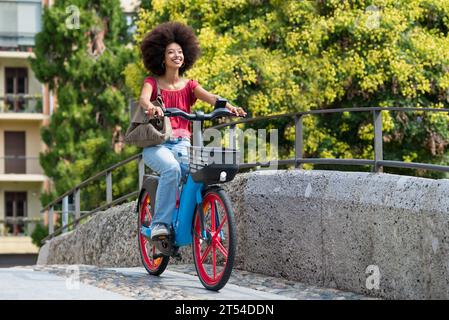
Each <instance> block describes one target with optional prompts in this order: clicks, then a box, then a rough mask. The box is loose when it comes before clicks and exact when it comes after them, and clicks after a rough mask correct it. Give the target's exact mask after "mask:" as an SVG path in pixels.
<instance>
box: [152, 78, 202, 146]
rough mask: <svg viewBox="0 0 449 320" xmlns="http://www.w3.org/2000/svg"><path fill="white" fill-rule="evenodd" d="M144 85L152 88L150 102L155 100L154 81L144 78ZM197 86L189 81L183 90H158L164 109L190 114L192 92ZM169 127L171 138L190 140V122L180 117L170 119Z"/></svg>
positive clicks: (193, 96)
mask: <svg viewBox="0 0 449 320" xmlns="http://www.w3.org/2000/svg"><path fill="white" fill-rule="evenodd" d="M144 83H149V84H150V85H151V87H152V88H153V92H152V94H151V101H154V100H156V97H157V89H156V84H157V83H156V79H155V78H153V77H147V78H145V81H144ZM197 86H198V82H197V81H196V80H191V79H190V80H189V81H187V84H186V85H185V86H184V88H182V89H179V90H165V89H162V88H160V90H161V95H162V100H163V101H164V104H165V107H166V108H179V109H181V110H183V111H185V112H187V113H190V107H191V106H193V105H194V104H195V102H196V97H195V94H194V93H193V90H194V89H195V88H196V87H197ZM170 122H171V126H172V129H173V134H172V135H173V137H186V138H190V136H191V130H190V121H189V120H186V119H183V118H181V117H170Z"/></svg>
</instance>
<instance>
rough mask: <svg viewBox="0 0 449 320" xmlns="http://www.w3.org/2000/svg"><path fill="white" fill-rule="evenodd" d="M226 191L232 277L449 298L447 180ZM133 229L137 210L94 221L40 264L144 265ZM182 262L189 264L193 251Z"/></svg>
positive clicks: (331, 182) (265, 180) (306, 177)
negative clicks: (239, 273)
mask: <svg viewBox="0 0 449 320" xmlns="http://www.w3.org/2000/svg"><path fill="white" fill-rule="evenodd" d="M224 188H225V189H226V190H227V191H228V193H229V196H230V198H231V200H232V202H233V206H234V211H235V217H236V223H237V233H238V245H237V257H236V264H235V267H236V268H239V269H243V270H248V271H252V272H258V273H262V274H266V275H270V276H277V277H284V278H287V279H291V280H296V281H302V282H305V283H307V284H314V285H319V286H324V287H330V288H337V289H341V290H350V291H354V292H359V293H363V294H368V295H372V296H375V297H382V298H388V299H449V180H447V179H441V180H432V179H423V178H416V177H407V176H398V175H391V174H382V173H381V174H377V173H362V172H336V171H318V170H316V171H306V170H288V171H286V170H278V171H272V170H261V171H256V172H251V173H244V174H239V175H238V176H237V177H236V178H235V179H234V181H232V182H230V183H228V184H226V185H224ZM136 225H137V215H136V213H135V202H133V203H127V204H124V205H120V206H116V207H114V208H111V209H109V210H107V211H104V212H100V213H97V214H96V215H95V216H94V217H93V218H92V219H91V220H90V221H89V222H88V223H85V224H83V225H81V226H80V227H79V228H77V229H76V230H75V231H72V232H70V233H66V234H64V235H61V236H59V237H56V238H54V239H53V240H51V241H50V242H48V243H47V244H46V245H45V246H44V247H43V248H42V249H41V254H40V256H39V263H47V264H59V263H64V264H65V263H67V264H71V263H77V264H93V265H97V266H117V267H118V266H120V267H127V266H139V265H141V262H140V256H139V252H138V246H137V228H136ZM182 253H183V260H182V261H181V262H182V263H186V262H191V261H192V259H191V249H190V247H185V248H183V250H182ZM377 271H378V273H377ZM377 275H378V276H379V277H378V282H376V279H375V277H376V276H377ZM377 283H378V288H377V286H376V284H377Z"/></svg>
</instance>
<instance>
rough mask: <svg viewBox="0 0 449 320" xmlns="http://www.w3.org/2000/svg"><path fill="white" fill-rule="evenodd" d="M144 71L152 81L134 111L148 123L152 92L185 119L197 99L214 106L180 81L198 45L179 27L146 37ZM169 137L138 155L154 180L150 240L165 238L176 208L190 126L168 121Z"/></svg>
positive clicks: (157, 112) (191, 83)
mask: <svg viewBox="0 0 449 320" xmlns="http://www.w3.org/2000/svg"><path fill="white" fill-rule="evenodd" d="M140 48H141V51H142V59H143V63H144V65H145V68H146V69H147V70H148V71H150V72H151V73H153V74H154V75H155V77H147V78H145V80H144V84H143V87H142V92H141V94H140V99H139V105H140V107H142V108H144V109H145V110H146V113H147V115H148V117H153V116H154V117H163V116H164V112H163V110H162V108H161V107H156V106H154V105H153V104H152V103H151V101H154V100H156V94H157V87H159V90H160V92H161V95H162V100H163V102H164V104H165V107H167V108H179V109H181V110H183V111H185V112H187V113H190V112H191V111H190V108H191V107H192V106H193V105H194V104H195V102H196V100H197V99H200V100H202V101H204V102H207V103H209V104H211V105H214V104H215V102H216V101H217V98H218V96H217V95H214V94H212V93H210V92H208V91H206V90H205V89H203V88H202V87H201V86H200V85H199V84H198V82H197V81H195V80H192V79H185V78H183V77H182V75H183V74H184V72H185V71H187V70H188V69H190V68H191V67H192V66H193V64H194V63H195V61H196V60H197V58H198V57H199V54H200V48H199V44H198V40H197V38H196V36H195V34H194V31H193V29H192V28H191V27H189V26H186V25H184V24H182V23H179V22H166V23H163V24H160V25H159V26H157V27H155V28H154V29H153V30H152V31H151V32H149V33H148V34H147V35H146V36H145V38H144V39H143V41H142V44H141V47H140ZM226 108H227V109H229V110H230V111H231V112H232V113H234V114H235V115H237V116H245V115H246V112H245V111H244V110H243V109H242V108H237V107H234V106H232V105H231V104H230V103H227V104H226ZM170 122H171V126H172V136H171V137H170V138H169V139H168V140H167V141H166V142H165V143H163V144H161V145H157V146H151V147H147V148H144V149H143V159H144V162H145V164H146V165H147V166H148V167H149V168H150V169H152V170H153V171H155V172H157V173H158V174H159V176H160V177H159V184H158V188H157V192H156V201H155V202H156V207H155V208H154V218H153V220H152V223H151V238H152V239H157V238H159V237H163V236H168V235H169V227H170V225H171V221H172V214H173V212H174V210H175V206H176V198H177V195H178V194H177V193H176V192H174V190H178V192H179V184H180V181H181V177H182V176H183V175H184V173H185V171H186V170H187V165H188V163H187V162H188V155H187V147H188V146H190V137H191V131H190V123H189V121H188V120H185V119H182V118H180V117H171V118H170Z"/></svg>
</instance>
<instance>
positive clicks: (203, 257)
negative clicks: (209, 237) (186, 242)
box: [201, 245, 212, 263]
mask: <svg viewBox="0 0 449 320" xmlns="http://www.w3.org/2000/svg"><path fill="white" fill-rule="evenodd" d="M211 249H212V245H210V246H208V247H207V248H206V251H204V254H203V256H202V257H201V263H204V260H206V258H207V255H208V254H209V252H210V250H211Z"/></svg>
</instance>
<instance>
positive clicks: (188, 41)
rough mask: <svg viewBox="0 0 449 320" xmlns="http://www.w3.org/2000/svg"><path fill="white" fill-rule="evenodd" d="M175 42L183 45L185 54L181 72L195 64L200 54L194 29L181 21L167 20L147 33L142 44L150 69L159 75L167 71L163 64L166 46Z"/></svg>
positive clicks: (145, 63)
mask: <svg viewBox="0 0 449 320" xmlns="http://www.w3.org/2000/svg"><path fill="white" fill-rule="evenodd" d="M173 42H176V43H177V44H179V45H180V46H181V48H182V51H183V54H184V66H183V67H181V68H180V69H179V74H181V75H182V74H183V73H184V72H185V71H186V70H189V69H190V68H191V67H192V66H193V64H194V63H195V61H196V60H197V59H198V57H199V55H200V47H199V43H198V39H197V38H196V36H195V33H194V31H193V29H192V28H191V27H189V26H187V25H185V24H182V23H180V22H165V23H162V24H160V25H158V26H156V27H155V28H154V29H153V30H151V31H150V32H149V33H148V34H146V35H145V37H144V39H143V40H142V43H141V45H140V50H141V52H142V59H143V64H144V65H145V68H146V69H147V70H148V71H150V72H152V73H154V74H156V75H158V76H161V75H163V74H164V73H165V67H164V66H162V62H163V61H164V57H165V48H166V47H167V46H168V45H169V44H171V43H173Z"/></svg>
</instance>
